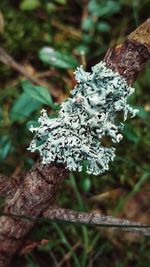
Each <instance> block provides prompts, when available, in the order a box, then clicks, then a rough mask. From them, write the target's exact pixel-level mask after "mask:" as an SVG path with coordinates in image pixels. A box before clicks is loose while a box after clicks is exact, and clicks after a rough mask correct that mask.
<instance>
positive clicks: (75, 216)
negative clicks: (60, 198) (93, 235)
mask: <svg viewBox="0 0 150 267" xmlns="http://www.w3.org/2000/svg"><path fill="white" fill-rule="evenodd" d="M43 216H44V217H45V218H48V219H50V220H57V221H61V222H63V221H64V222H72V223H76V224H87V225H90V226H103V227H113V228H115V229H117V230H124V231H128V232H136V233H139V234H142V235H145V236H150V225H144V224H141V223H137V222H131V221H129V220H126V219H117V218H113V217H111V216H105V215H101V214H96V213H91V212H80V211H74V210H70V209H62V208H56V207H51V208H50V209H48V210H47V211H46V212H45V213H44V214H43Z"/></svg>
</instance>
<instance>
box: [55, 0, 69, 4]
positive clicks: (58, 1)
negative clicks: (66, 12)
mask: <svg viewBox="0 0 150 267" xmlns="http://www.w3.org/2000/svg"><path fill="white" fill-rule="evenodd" d="M54 1H55V2H56V3H58V4H60V5H66V4H67V0H54Z"/></svg>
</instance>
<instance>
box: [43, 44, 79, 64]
mask: <svg viewBox="0 0 150 267" xmlns="http://www.w3.org/2000/svg"><path fill="white" fill-rule="evenodd" d="M39 58H40V59H41V60H42V61H43V62H44V63H46V64H49V65H50V66H52V67H55V68H61V69H75V68H76V67H77V66H78V62H77V60H76V59H75V58H74V57H73V56H71V55H68V54H64V53H63V52H59V51H56V50H55V49H54V48H52V47H44V48H42V49H41V50H40V52H39Z"/></svg>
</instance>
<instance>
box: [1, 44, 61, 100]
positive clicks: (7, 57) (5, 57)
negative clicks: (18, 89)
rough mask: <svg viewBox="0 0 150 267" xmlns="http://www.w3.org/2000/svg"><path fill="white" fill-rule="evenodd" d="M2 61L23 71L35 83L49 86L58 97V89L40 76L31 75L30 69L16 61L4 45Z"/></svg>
mask: <svg viewBox="0 0 150 267" xmlns="http://www.w3.org/2000/svg"><path fill="white" fill-rule="evenodd" d="M0 61H1V62H2V63H3V64H5V65H7V66H9V67H10V68H12V69H14V70H16V71H17V72H19V73H21V74H22V75H23V76H24V77H26V78H27V79H29V80H30V81H32V82H33V83H34V84H36V85H39V86H43V87H47V88H49V89H50V92H51V94H52V95H53V96H54V97H58V93H57V90H54V89H53V87H52V86H51V87H50V86H49V85H48V84H47V83H45V82H43V81H41V80H40V79H39V78H38V77H36V76H33V75H31V74H30V73H29V72H28V71H26V70H25V68H24V67H23V66H21V65H20V64H19V63H18V62H16V61H15V60H14V59H13V58H12V57H11V56H10V55H9V54H8V53H7V52H6V51H5V50H4V49H3V48H2V47H0Z"/></svg>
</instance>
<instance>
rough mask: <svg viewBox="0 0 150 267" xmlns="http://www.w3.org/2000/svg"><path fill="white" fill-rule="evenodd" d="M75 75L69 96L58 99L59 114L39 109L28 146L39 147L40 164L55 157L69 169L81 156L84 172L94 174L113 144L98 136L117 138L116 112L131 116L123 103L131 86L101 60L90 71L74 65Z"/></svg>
mask: <svg viewBox="0 0 150 267" xmlns="http://www.w3.org/2000/svg"><path fill="white" fill-rule="evenodd" d="M75 78H76V81H77V85H76V86H75V88H74V89H73V91H72V92H71V95H72V97H71V98H68V100H67V101H66V102H63V103H62V105H61V110H60V112H59V116H58V117H57V118H49V117H48V115H47V113H46V111H45V110H42V116H41V117H40V118H39V120H38V122H39V127H33V126H32V127H31V128H30V130H31V131H32V132H35V137H34V139H33V141H32V142H31V144H30V147H29V150H31V151H32V152H34V151H36V150H37V151H39V153H40V155H41V157H42V160H43V164H47V163H50V162H53V161H56V162H58V163H63V164H65V166H66V168H68V169H69V170H70V171H79V172H80V171H82V168H83V161H84V160H85V161H86V162H87V173H89V174H94V175H98V174H100V173H103V172H104V171H106V170H108V168H109V162H110V161H112V160H113V159H114V156H115V153H114V152H115V148H114V147H106V146H104V145H103V144H102V139H103V138H104V137H106V136H109V137H110V138H111V140H112V142H113V143H116V142H120V140H121V139H122V134H121V133H119V130H120V129H121V128H122V127H123V123H120V122H119V123H118V122H117V117H118V115H119V114H120V113H123V114H124V121H125V120H126V119H127V115H128V113H130V114H131V117H133V116H135V114H136V112H137V110H136V109H133V108H132V107H131V106H130V105H129V104H128V103H127V98H128V97H129V96H130V95H131V94H132V93H133V92H134V89H133V88H131V87H130V86H128V84H127V82H126V80H125V79H124V78H123V77H122V76H120V75H119V74H118V73H117V72H113V71H112V70H111V69H109V68H107V67H106V64H105V63H104V62H103V61H101V62H100V63H99V64H97V65H95V66H94V67H93V68H92V72H91V73H90V72H85V71H84V69H83V67H82V66H81V67H79V68H77V70H76V71H75Z"/></svg>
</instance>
